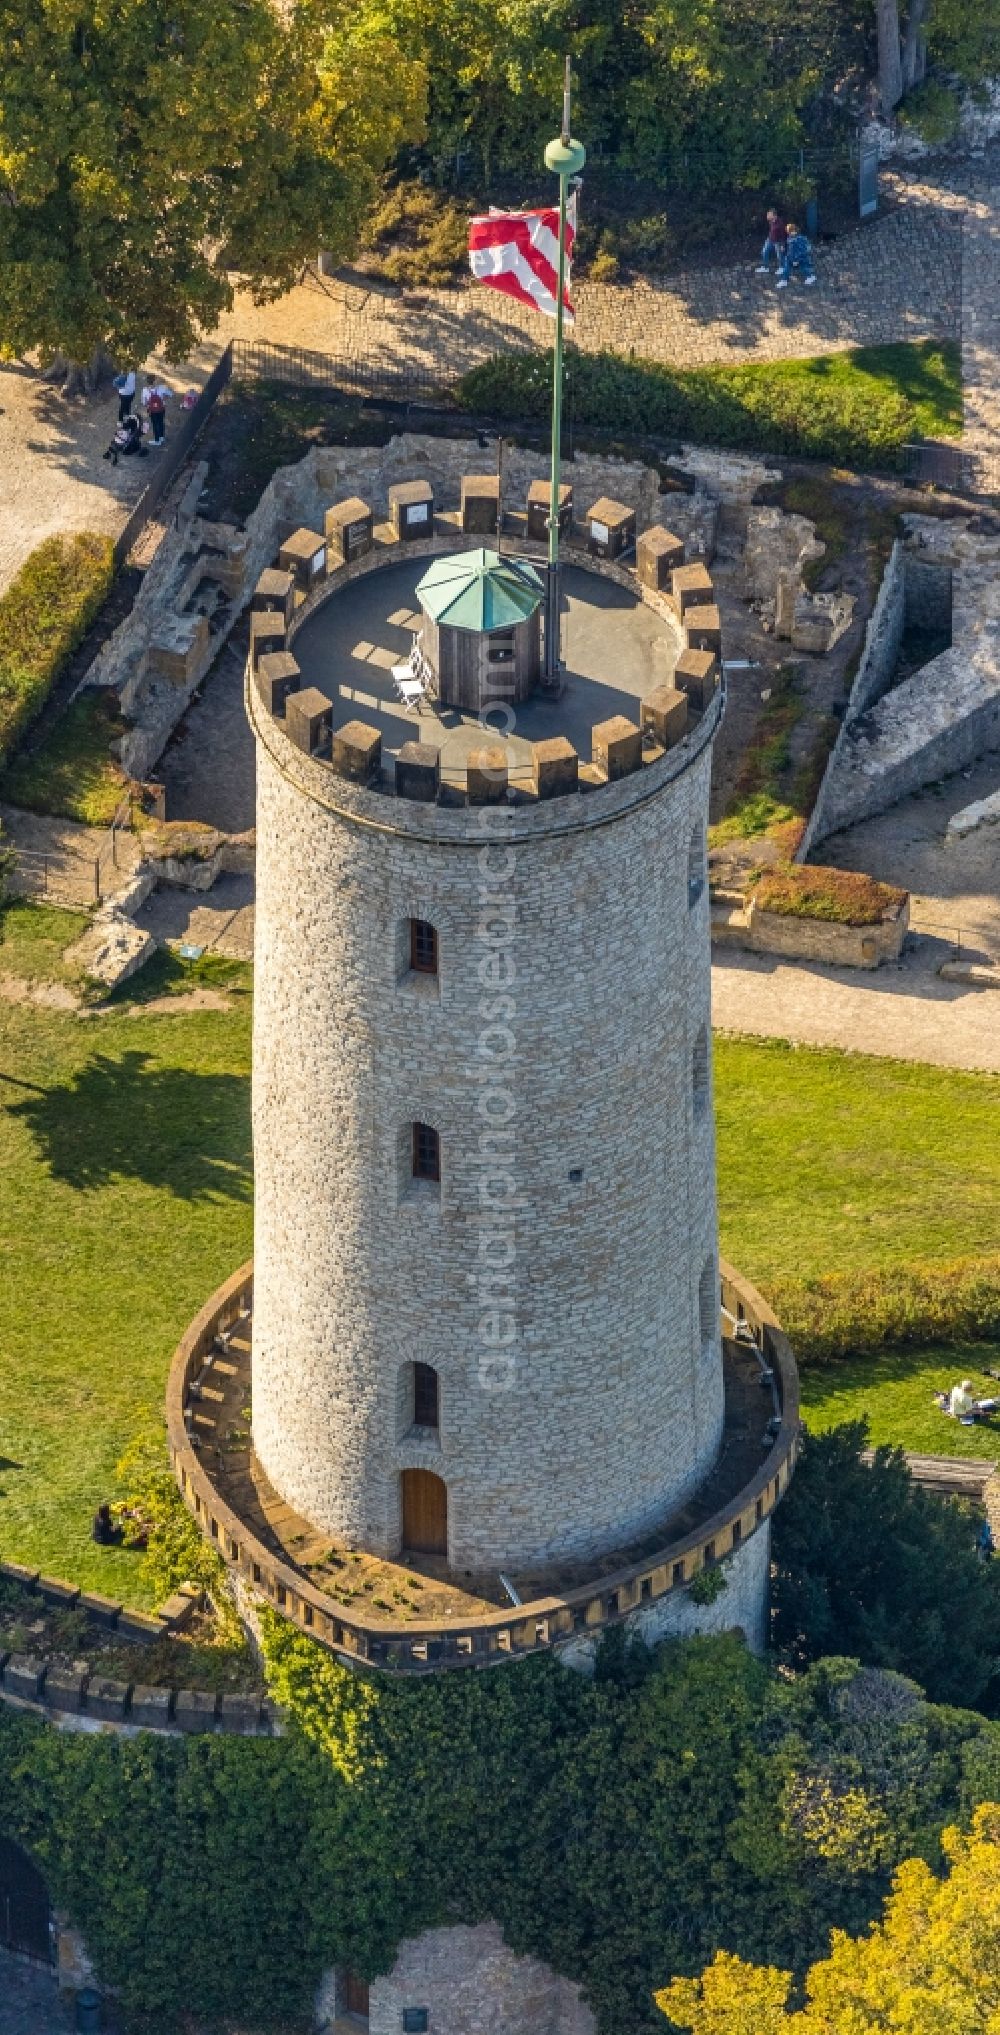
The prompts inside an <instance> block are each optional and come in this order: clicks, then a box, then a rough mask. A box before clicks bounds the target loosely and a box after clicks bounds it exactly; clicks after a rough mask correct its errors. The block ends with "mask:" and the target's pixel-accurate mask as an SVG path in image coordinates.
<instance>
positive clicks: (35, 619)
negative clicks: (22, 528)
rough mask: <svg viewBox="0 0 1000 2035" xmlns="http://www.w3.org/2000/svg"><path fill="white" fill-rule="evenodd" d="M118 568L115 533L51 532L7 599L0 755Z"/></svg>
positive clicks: (0, 622) (1, 618)
mask: <svg viewBox="0 0 1000 2035" xmlns="http://www.w3.org/2000/svg"><path fill="white" fill-rule="evenodd" d="M113 575H114V546H113V544H112V541H111V539H110V537H98V536H96V535H95V534H94V533H93V532H91V531H83V532H81V533H80V534H79V535H77V536H72V537H47V538H46V540H45V542H44V544H39V546H38V548H37V550H35V551H33V552H32V553H31V556H30V558H27V559H26V560H25V562H24V564H23V565H22V567H21V570H20V572H19V573H18V574H17V576H16V578H15V579H13V580H12V581H11V584H10V586H9V587H8V588H7V591H6V593H5V594H4V595H3V597H2V599H0V763H5V762H6V761H7V759H8V757H9V756H10V754H11V752H12V750H13V749H14V748H15V747H16V745H17V743H18V742H19V740H20V738H21V736H22V735H23V734H24V731H25V729H26V728H27V727H28V726H29V725H30V723H31V722H32V721H33V720H34V718H35V716H36V714H37V713H38V712H39V710H40V708H41V707H42V706H43V705H44V703H45V701H46V699H47V698H48V695H49V693H50V692H51V690H52V687H53V685H54V684H55V681H56V679H57V678H58V677H59V675H60V673H61V671H62V670H63V668H64V666H65V665H66V663H67V660H68V659H69V658H70V657H71V656H72V654H73V651H74V650H75V649H76V647H77V644H78V643H80V642H82V640H83V638H84V636H85V635H86V633H87V630H88V629H89V627H90V625H91V622H92V621H93V620H94V617H95V615H97V614H98V613H99V611H100V609H101V607H102V606H103V604H104V602H105V600H106V599H107V596H108V593H109V592H110V589H111V581H112V578H113Z"/></svg>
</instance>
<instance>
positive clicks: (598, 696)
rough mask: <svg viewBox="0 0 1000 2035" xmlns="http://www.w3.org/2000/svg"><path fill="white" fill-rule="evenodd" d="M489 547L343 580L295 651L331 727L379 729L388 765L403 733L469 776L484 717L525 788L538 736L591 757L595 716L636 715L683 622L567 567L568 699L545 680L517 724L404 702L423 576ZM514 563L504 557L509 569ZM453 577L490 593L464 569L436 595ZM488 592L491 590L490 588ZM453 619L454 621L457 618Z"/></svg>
mask: <svg viewBox="0 0 1000 2035" xmlns="http://www.w3.org/2000/svg"><path fill="white" fill-rule="evenodd" d="M484 555H486V556H489V555H490V554H488V553H487V554H484V553H483V552H482V551H481V550H479V551H469V552H466V553H465V554H464V556H462V555H461V554H459V556H458V557H457V558H456V557H455V556H454V555H452V554H449V555H448V556H447V557H446V558H442V559H435V560H434V561H433V562H432V565H431V567H430V570H428V568H427V560H426V558H425V557H406V558H402V559H399V560H398V561H396V560H393V562H392V563H389V564H386V565H383V566H382V567H381V568H380V569H379V570H378V571H377V572H371V573H368V574H365V575H363V576H361V577H359V578H356V579H354V580H352V581H351V582H350V583H349V584H347V585H344V586H342V587H340V588H339V589H338V591H337V592H336V593H335V594H334V595H333V596H332V597H331V598H330V599H328V600H324V601H322V602H321V603H320V605H318V606H317V607H316V608H315V609H314V611H313V612H312V614H310V615H309V616H308V617H306V618H305V619H304V620H303V622H302V624H301V626H300V627H299V628H298V630H297V631H296V634H295V638H294V654H295V659H296V662H297V664H298V666H299V669H300V671H301V680H300V683H301V684H302V686H304V687H315V688H316V689H317V690H318V691H319V692H321V693H323V694H325V696H326V697H327V699H329V701H330V704H331V708H332V716H331V719H332V728H333V732H334V734H336V732H337V730H338V728H341V727H343V726H345V725H346V723H347V722H349V721H355V720H361V721H364V722H365V723H366V724H370V725H371V726H372V727H374V728H377V729H378V731H379V733H380V734H381V737H382V759H383V765H384V766H386V767H387V770H388V771H389V772H391V770H392V768H393V766H394V761H395V758H396V756H397V755H398V752H399V750H400V749H401V748H402V746H403V744H404V743H405V742H413V741H419V742H428V743H433V744H434V745H435V747H437V748H438V749H439V750H440V757H441V777H442V780H443V781H445V782H450V783H453V784H455V785H456V786H461V785H464V782H465V777H466V769H467V761H468V756H469V754H470V752H471V751H472V750H475V749H478V748H480V747H481V745H482V742H483V737H484V725H485V732H486V733H487V734H488V735H489V736H490V738H491V739H494V738H495V737H498V738H500V739H502V740H503V745H504V749H505V751H506V757H507V767H508V772H509V779H510V783H511V785H512V786H517V785H519V784H521V783H523V784H525V785H528V784H530V782H531V777H532V761H533V745H534V744H535V743H538V742H544V741H548V740H551V739H553V738H554V737H558V736H562V737H564V738H565V739H566V740H568V741H569V742H571V743H572V744H573V747H574V748H575V749H576V750H577V751H578V753H579V755H580V758H581V761H586V759H587V758H589V756H590V754H591V742H592V734H593V729H594V727H595V726H596V725H598V724H599V723H601V722H603V721H607V720H610V719H612V718H613V717H614V716H616V715H626V716H628V717H629V718H630V719H632V720H635V721H638V719H639V715H640V708H641V704H642V701H643V700H644V699H645V698H646V697H647V695H648V694H649V693H650V692H652V691H653V689H654V687H655V686H657V685H662V684H664V683H666V684H670V683H671V681H672V674H673V671H674V669H675V667H676V663H677V659H678V657H679V656H680V654H681V651H682V650H683V647H684V642H683V636H682V635H681V633H680V631H679V630H677V631H676V632H675V631H674V630H673V629H672V628H671V627H670V626H669V625H668V623H667V622H665V621H664V619H663V616H662V615H660V614H658V613H656V611H655V610H654V609H653V608H652V607H650V606H649V605H647V604H646V603H645V602H644V601H643V599H642V597H641V595H640V593H639V592H638V590H637V591H635V592H633V591H632V589H631V588H630V587H628V586H624V585H622V584H620V583H619V582H618V581H617V580H615V579H611V578H608V577H606V576H603V575H601V574H599V573H596V572H592V571H589V570H588V569H587V568H586V567H585V566H582V565H577V564H564V565H563V566H562V568H561V571H560V580H561V587H562V648H563V673H564V678H565V685H564V687H563V690H562V693H561V695H560V697H558V698H554V697H551V696H549V695H547V694H546V693H544V692H543V691H542V690H541V689H539V690H538V691H537V692H535V693H534V694H533V696H532V697H531V698H530V699H527V700H523V701H520V702H519V703H518V706H517V712H516V727H515V728H512V729H511V730H510V732H509V733H508V732H507V729H506V727H505V726H504V720H505V718H506V717H504V716H502V714H498V715H497V717H496V719H494V720H491V719H490V717H489V716H486V717H485V723H484V721H481V720H480V719H479V717H478V716H477V715H476V714H473V713H463V712H461V711H460V710H458V709H456V708H451V707H446V706H443V705H442V704H441V703H440V701H437V700H434V699H427V700H425V701H423V702H421V704H420V707H419V710H416V709H413V708H410V709H407V708H405V707H404V706H403V705H402V704H401V702H400V700H399V698H398V696H397V693H396V690H395V687H394V684H393V677H392V667H393V665H395V664H398V663H400V662H402V661H403V660H405V659H406V658H407V657H408V656H409V654H410V651H411V649H412V647H413V642H414V638H415V636H416V635H417V632H418V630H419V628H420V625H421V619H422V617H421V594H420V591H419V587H420V585H421V584H422V583H425V582H426V580H428V579H429V578H430V575H431V573H432V572H434V571H435V570H436V569H440V568H441V567H442V566H444V567H446V568H448V569H449V573H450V572H451V570H452V569H453V568H455V567H456V566H460V567H462V568H463V571H467V562H468V561H469V560H470V559H473V560H474V559H476V558H482V557H483V556H484ZM509 562H510V564H511V565H514V564H517V565H518V567H519V570H520V571H521V572H524V571H525V569H527V570H528V571H531V572H532V574H534V568H533V567H532V566H531V565H530V562H529V561H528V560H523V561H518V560H510V561H509ZM507 564H508V560H507V559H506V557H505V558H504V560H503V565H504V567H506V566H507ZM486 570H488V569H486ZM486 570H483V572H482V575H481V577H479V578H478V580H477V581H474V582H473V586H474V588H475V587H476V586H478V587H481V586H482V584H483V580H484V579H485V577H486ZM489 584H490V586H491V589H492V588H493V587H494V586H495V582H494V581H491V582H489ZM449 585H450V586H451V587H453V588H455V590H456V595H457V599H458V601H459V603H462V602H464V601H466V600H468V601H470V602H472V601H475V600H476V599H478V598H480V597H481V596H480V593H479V592H478V591H469V590H468V589H469V582H468V580H467V579H463V578H462V577H461V576H459V575H457V574H456V576H455V578H453V579H450V578H446V579H445V580H444V581H443V582H438V583H437V585H436V586H435V588H434V590H433V594H434V598H435V600H437V598H438V589H439V588H440V589H441V591H442V595H443V597H444V598H445V599H446V598H447V589H448V587H449ZM463 589H464V590H463ZM489 598H490V599H491V600H492V598H493V591H492V590H491V592H490V595H489ZM539 598H540V590H539ZM448 619H449V620H452V621H453V620H454V616H450V617H449V618H448ZM522 619H523V616H518V620H522ZM461 626H468V627H469V628H473V627H475V626H476V624H475V623H474V621H473V620H472V619H471V615H470V619H469V621H468V623H467V624H462V625H461ZM495 626H500V625H499V624H496V625H495ZM507 727H509V718H508V719H507Z"/></svg>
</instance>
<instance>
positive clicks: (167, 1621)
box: [0, 1562, 281, 1737]
mask: <svg viewBox="0 0 1000 2035" xmlns="http://www.w3.org/2000/svg"><path fill="white" fill-rule="evenodd" d="M0 1579H5V1580H6V1581H8V1582H12V1583H16V1584H17V1585H18V1587H19V1588H20V1589H22V1590H24V1591H25V1593H26V1594H27V1596H28V1597H29V1598H30V1597H32V1596H37V1597H38V1598H39V1599H40V1600H41V1604H42V1605H49V1606H55V1607H58V1609H60V1610H65V1611H81V1612H83V1613H84V1615H85V1616H86V1618H87V1619H88V1621H89V1622H90V1623H91V1624H92V1625H93V1626H94V1627H95V1629H96V1630H97V1631H99V1632H100V1634H101V1635H102V1636H106V1637H107V1639H108V1640H109V1641H110V1640H112V1639H114V1638H119V1639H124V1640H127V1641H129V1642H130V1643H132V1644H134V1645H136V1646H137V1654H138V1659H139V1660H141V1652H139V1651H138V1649H139V1648H141V1646H142V1645H152V1644H153V1643H154V1642H155V1641H156V1640H159V1639H163V1638H164V1637H165V1635H167V1634H169V1633H171V1632H176V1631H178V1630H180V1629H181V1627H182V1626H184V1625H185V1624H186V1623H187V1621H188V1619H189V1617H190V1616H191V1614H192V1612H193V1611H194V1610H195V1609H197V1607H198V1605H200V1604H201V1603H202V1601H203V1593H202V1592H201V1591H200V1590H198V1589H195V1588H194V1587H193V1586H189V1585H185V1587H184V1588H183V1589H182V1590H180V1591H178V1592H177V1593H176V1595H175V1596H173V1597H171V1598H169V1599H168V1600H167V1602H166V1604H164V1605H163V1607H162V1609H161V1610H160V1611H157V1612H146V1611H127V1610H126V1609H125V1606H124V1605H123V1604H119V1603H116V1601H115V1600H114V1598H112V1597H102V1596H100V1595H99V1594H98V1593H97V1592H95V1591H92V1590H80V1589H78V1588H77V1587H76V1585H75V1584H73V1583H63V1582H60V1581H58V1580H57V1579H56V1578H55V1577H53V1576H43V1575H39V1573H38V1570H37V1569H29V1568H26V1567H25V1566H24V1565H23V1563H21V1562H0ZM0 1701H2V1702H4V1703H6V1704H8V1705H9V1706H10V1707H11V1708H12V1709H17V1710H29V1711H33V1712H34V1713H35V1714H36V1715H38V1716H43V1717H47V1718H49V1720H50V1721H51V1722H53V1723H56V1724H58V1725H61V1726H62V1727H64V1728H65V1729H68V1730H75V1731H106V1730H115V1729H117V1730H123V1731H125V1732H126V1733H127V1734H130V1735H131V1734H134V1733H135V1732H137V1731H168V1732H190V1731H224V1732H236V1733H239V1734H240V1736H242V1737H247V1736H250V1737H254V1736H261V1735H264V1736H271V1735H272V1734H274V1733H276V1732H278V1731H279V1730H280V1718H281V1713H280V1711H279V1710H278V1709H277V1707H276V1706H275V1705H274V1704H273V1703H269V1702H267V1701H266V1700H265V1699H264V1698H263V1697H261V1696H254V1695H231V1696H220V1695H217V1694H216V1692H215V1691H214V1690H204V1689H189V1688H185V1687H177V1688H173V1687H168V1688H158V1687H155V1686H154V1685H152V1684H150V1683H146V1682H142V1681H139V1680H133V1681H128V1682H119V1681H116V1680H113V1679H112V1678H111V1677H110V1676H108V1675H98V1674H93V1673H91V1671H90V1670H89V1669H87V1668H71V1669H70V1668H55V1667H52V1666H51V1665H50V1664H49V1662H48V1661H45V1660H41V1659H37V1658H36V1657H35V1656H34V1655H32V1654H27V1653H14V1652H11V1651H10V1650H9V1649H8V1650H7V1651H5V1650H4V1648H3V1645H2V1643H0Z"/></svg>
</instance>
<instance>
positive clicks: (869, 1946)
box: [656, 1803, 1000, 2035]
mask: <svg viewBox="0 0 1000 2035" xmlns="http://www.w3.org/2000/svg"><path fill="white" fill-rule="evenodd" d="M942 1845H943V1849H944V1853H945V1857H946V1859H947V1860H948V1862H949V1865H950V1871H949V1872H948V1873H947V1875H946V1877H945V1878H943V1879H938V1878H937V1877H936V1875H935V1874H934V1873H933V1872H932V1871H931V1869H930V1867H929V1866H928V1865H927V1864H925V1862H924V1860H923V1859H920V1858H911V1859H907V1860H906V1862H905V1864H904V1865H902V1866H900V1868H899V1871H898V1872H897V1873H896V1874H895V1876H894V1879H893V1884H892V1893H891V1894H890V1896H889V1899H888V1901H887V1902H886V1908H885V1918H884V1920H883V1921H882V1922H880V1923H876V1925H875V1927H874V1928H873V1929H872V1930H871V1931H870V1932H869V1933H868V1935H867V1936H858V1937H854V1936H848V1935H846V1934H845V1933H844V1932H843V1931H842V1930H839V1929H838V1930H834V1932H833V1938H832V1948H831V1951H830V1955H829V1957H827V1958H824V1959H823V1961H822V1963H820V1964H814V1965H813V1966H812V1967H811V1969H810V1971H809V1974H808V1977H807V1980H806V1987H805V1993H806V2003H805V2005H804V2006H803V2007H801V2008H799V2009H798V2010H797V2011H789V2008H788V2000H789V1995H790V1992H791V1974H790V1973H789V1972H787V1971H776V1970H774V1969H773V1968H772V1967H763V1968H760V1967H758V1966H756V1965H752V1964H745V1963H744V1962H743V1961H742V1959H741V1958H738V1957H730V1956H728V1955H727V1954H726V1953H725V1952H722V1951H720V1953H719V1955H718V1956H717V1957H716V1959H715V1962H714V1963H713V1964H710V1965H709V1966H708V1968H707V1970H706V1971H704V1972H703V1973H702V1975H701V1977H700V1978H696V1979H687V1978H681V1979H675V1980H674V1981H673V1984H672V1985H669V1986H666V1987H664V1989H663V1991H662V1992H658V1993H657V1995H656V2003H657V2005H658V2006H659V2007H660V2008H661V2009H662V2011H663V2013H664V2014H666V2016H667V2018H668V2020H670V2021H671V2022H672V2023H673V2025H674V2026H675V2027H677V2028H682V2029H686V2030H688V2031H689V2035H874V2031H876V2030H877V2031H881V2035H890V2031H891V2035H1000V1807H998V1806H997V1805H996V1804H995V1803H985V1804H984V1805H983V1806H982V1807H981V1808H979V1809H977V1811H976V1814H975V1816H974V1818H973V1823H972V1830H971V1832H969V1833H966V1832H963V1831H961V1830H956V1829H949V1830H946V1831H945V1832H944V1835H943V1838H942Z"/></svg>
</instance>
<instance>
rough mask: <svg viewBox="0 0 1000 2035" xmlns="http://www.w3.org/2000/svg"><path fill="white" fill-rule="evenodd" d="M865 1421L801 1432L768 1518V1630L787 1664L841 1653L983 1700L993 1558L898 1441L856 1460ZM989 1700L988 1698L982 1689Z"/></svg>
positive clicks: (933, 1691) (992, 1663)
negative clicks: (922, 1484) (914, 1472)
mask: <svg viewBox="0 0 1000 2035" xmlns="http://www.w3.org/2000/svg"><path fill="white" fill-rule="evenodd" d="M865 1442H866V1433H865V1429H864V1425H863V1423H852V1424H851V1425H848V1426H844V1427H839V1428H834V1429H832V1430H831V1431H830V1432H829V1433H827V1434H821V1435H809V1436H807V1439H806V1443H805V1447H804V1449H803V1452H802V1457H801V1460H800V1463H799V1466H798V1469H797V1471H796V1475H795V1479H794V1482H793V1484H792V1486H791V1489H790V1491H789V1494H788V1498H787V1500H786V1501H785V1503H784V1504H783V1505H782V1507H781V1509H780V1511H779V1512H778V1514H777V1515H776V1518H775V1525H774V1542H773V1547H774V1561H775V1583H774V1593H773V1600H772V1601H773V1606H774V1639H775V1643H776V1644H777V1646H778V1648H779V1650H780V1651H781V1652H783V1653H784V1654H785V1655H786V1656H787V1657H788V1659H789V1660H790V1661H791V1662H792V1664H793V1665H794V1666H795V1667H803V1666H805V1665H806V1664H807V1663H808V1662H809V1661H813V1660H816V1659H818V1658H819V1656H820V1655H821V1654H849V1655H851V1656H853V1657H856V1658H857V1659H860V1660H862V1661H865V1662H868V1663H870V1664H871V1665H872V1666H875V1667H884V1668H894V1669H897V1670H898V1671H899V1672H900V1673H901V1674H905V1675H912V1677H913V1679H914V1680H915V1681H918V1682H919V1683H920V1685H921V1687H922V1688H923V1689H925V1690H926V1692H927V1694H928V1696H929V1697H930V1698H931V1699H932V1700H933V1701H934V1702H938V1703H981V1702H983V1701H984V1700H987V1699H989V1689H990V1684H991V1682H992V1681H993V1680H994V1677H995V1675H996V1672H997V1667H998V1663H1000V1562H989V1563H982V1562H980V1561H979V1560H978V1558H977V1556H976V1553H975V1546H974V1539H975V1528H974V1525H973V1523H972V1521H971V1519H970V1518H969V1516H968V1515H967V1514H966V1513H964V1512H962V1511H960V1510H959V1508H958V1507H957V1506H956V1505H952V1504H947V1503H942V1501H941V1500H940V1499H939V1498H935V1497H931V1496H929V1495H928V1494H927V1493H926V1492H924V1491H921V1490H919V1489H918V1488H917V1487H916V1486H915V1485H914V1483H913V1481H912V1479H911V1477H910V1474H909V1471H908V1469H907V1467H906V1461H905V1458H904V1456H903V1454H902V1451H901V1450H899V1449H888V1448H881V1449H877V1450H876V1452H875V1460H874V1463H873V1465H872V1467H871V1468H870V1469H869V1468H868V1467H867V1466H866V1465H865V1464H864V1463H863V1462H862V1460H861V1451H862V1449H863V1448H864V1446H865ZM989 1707H990V1708H992V1707H993V1705H992V1699H989Z"/></svg>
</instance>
